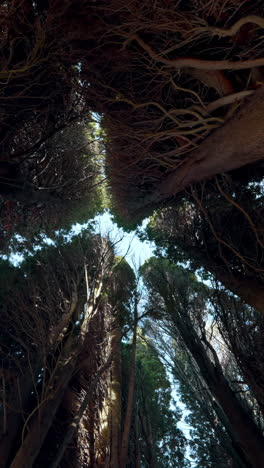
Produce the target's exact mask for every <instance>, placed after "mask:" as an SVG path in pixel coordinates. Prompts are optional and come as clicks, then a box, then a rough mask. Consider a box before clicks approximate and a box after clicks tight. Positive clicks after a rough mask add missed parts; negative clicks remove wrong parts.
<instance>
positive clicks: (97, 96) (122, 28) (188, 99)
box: [83, 0, 264, 215]
mask: <svg viewBox="0 0 264 468" xmlns="http://www.w3.org/2000/svg"><path fill="white" fill-rule="evenodd" d="M209 6H210V8H209V10H208V2H199V5H198V2H196V1H194V2H192V1H190V2H176V3H175V4H174V5H172V4H171V3H170V4H169V6H168V2H167V1H165V0H164V1H160V2H158V3H156V4H155V5H150V4H148V5H146V4H140V3H139V2H137V1H132V2H130V3H129V5H127V2H125V1H122V0H116V1H114V2H111V5H109V4H107V5H106V4H105V3H104V2H101V3H99V4H98V5H97V6H96V8H95V12H96V13H97V15H100V17H101V18H102V19H101V22H99V21H98V22H97V23H96V26H97V30H96V32H97V35H96V37H95V38H94V44H95V48H94V50H91V51H90V56H88V57H87V60H88V63H87V65H86V64H85V65H84V67H83V76H87V78H88V80H89V82H90V87H89V89H88V92H89V94H90V97H91V100H93V101H94V103H95V104H96V106H97V109H98V111H99V112H103V114H104V119H103V125H104V127H105V129H106V132H107V135H108V137H109V142H108V155H109V157H108V166H109V174H110V175H111V188H112V192H113V194H114V198H115V200H116V203H117V204H118V208H119V210H121V211H122V212H123V214H124V215H126V214H127V213H130V214H131V213H133V212H135V211H136V209H137V208H139V207H140V206H142V204H143V205H144V204H145V202H146V197H148V196H149V195H150V194H151V193H152V192H156V189H157V184H158V183H159V182H160V180H161V179H162V178H164V177H165V176H166V175H167V174H169V173H171V172H172V171H173V170H175V169H176V170H178V169H181V168H182V167H183V165H184V167H185V163H186V161H188V160H190V161H191V160H192V155H193V154H194V153H195V152H196V151H197V148H198V147H199V146H200V144H201V142H202V141H203V140H205V139H206V138H207V136H208V135H209V134H210V133H211V132H212V130H214V129H216V128H217V127H220V126H222V125H223V123H224V122H225V121H226V120H227V119H229V118H230V117H231V116H232V115H233V113H234V112H235V111H236V110H237V108H238V107H239V105H240V103H241V102H242V100H243V99H244V98H245V97H247V96H250V94H252V93H254V90H255V89H256V87H258V86H260V85H261V84H260V83H259V82H260V81H261V78H260V77H259V78H256V76H255V74H254V72H253V71H252V70H253V69H254V70H255V69H256V67H257V70H259V68H258V67H259V66H262V65H263V63H264V62H263V60H264V59H263V58H262V55H263V39H262V28H263V18H262V17H261V14H262V13H263V11H262V8H263V7H262V6H261V5H260V3H258V2H254V3H253V2H247V4H243V5H240V3H239V4H238V2H235V1H233V0H230V1H228V2H225V4H224V6H222V7H221V8H220V5H219V4H218V3H217V6H215V5H213V2H209ZM218 7H219V10H218ZM257 15H260V16H257ZM210 24H213V26H210ZM216 24H217V25H218V26H217V27H216V26H215V25H216ZM88 66H89V69H88V70H87V68H88ZM259 71H260V70H259ZM187 170H188V165H187V166H186V171H187ZM150 198H151V197H150ZM154 201H155V200H154Z"/></svg>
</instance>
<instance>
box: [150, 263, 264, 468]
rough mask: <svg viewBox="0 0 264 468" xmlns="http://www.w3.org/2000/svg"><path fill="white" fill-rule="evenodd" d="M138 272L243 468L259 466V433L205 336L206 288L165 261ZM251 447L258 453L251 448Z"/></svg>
mask: <svg viewBox="0 0 264 468" xmlns="http://www.w3.org/2000/svg"><path fill="white" fill-rule="evenodd" d="M142 272H143V275H144V279H145V282H146V284H147V285H148V286H149V287H150V288H151V297H152V300H153V302H154V301H155V296H156V297H159V296H160V298H161V301H162V302H161V304H163V307H164V309H163V310H164V314H165V316H164V319H165V321H166V319H167V329H168V333H169V334H170V335H171V336H174V337H180V339H181V341H182V343H184V346H185V348H186V349H187V350H188V352H189V353H190V354H191V356H192V357H193V359H194V360H195V362H196V365H197V366H198V369H199V372H200V374H201V377H202V380H204V381H205V382H206V385H207V387H208V390H209V392H210V393H211V394H212V395H213V397H214V398H215V399H216V401H217V403H218V405H219V407H220V408H221V411H223V414H224V415H225V418H226V423H225V424H226V430H228V432H229V434H230V436H231V438H232V442H233V445H234V447H237V454H238V456H240V457H241V456H242V462H243V463H244V464H246V465H247V464H248V465H249V466H256V467H257V466H261V464H262V459H263V456H262V455H260V458H259V459H258V456H259V455H257V457H256V450H257V451H258V452H259V450H261V444H262V442H261V440H262V437H263V436H262V434H261V431H260V429H259V428H258V427H257V425H256V424H255V422H254V420H253V418H252V416H250V414H249V412H248V411H247V410H245V406H244V404H241V402H240V400H239V399H238V398H237V397H236V395H235V393H234V392H233V390H232V387H231V386H230V383H229V381H228V378H227V376H226V375H225V373H224V371H223V369H222V367H221V363H220V360H219V358H218V356H217V352H216V351H215V349H214V347H213V345H212V344H211V343H210V340H209V338H208V336H207V335H206V332H205V322H204V320H206V318H205V313H206V300H207V299H206V294H205V291H206V288H205V287H204V285H202V284H200V283H198V282H197V281H196V280H195V277H194V276H193V275H190V274H187V273H185V272H184V270H183V269H182V268H180V267H177V266H175V265H173V264H170V263H169V262H168V261H167V260H166V259H155V258H152V259H150V260H149V261H148V262H146V264H145V265H144V266H143V267H142ZM245 427H247V428H246V430H245V432H244V429H245ZM248 431H249V432H248ZM255 443H256V447H257V446H258V449H256V447H255V448H254V444H255ZM251 444H252V445H251Z"/></svg>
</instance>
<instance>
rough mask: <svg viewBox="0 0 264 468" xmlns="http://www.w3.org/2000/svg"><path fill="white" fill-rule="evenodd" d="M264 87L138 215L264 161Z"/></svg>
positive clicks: (162, 185) (154, 195) (172, 177)
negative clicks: (195, 186)
mask: <svg viewBox="0 0 264 468" xmlns="http://www.w3.org/2000/svg"><path fill="white" fill-rule="evenodd" d="M263 147H264V87H261V88H259V89H258V90H257V91H256V92H255V93H254V94H253V96H250V97H249V98H248V100H247V101H246V102H245V104H244V105H243V104H242V105H241V108H240V110H239V111H238V112H237V113H236V114H235V115H234V116H233V117H232V118H231V119H230V120H228V121H227V122H226V123H225V124H224V125H223V126H222V127H220V128H219V129H217V130H215V131H214V132H213V133H212V134H211V135H210V136H209V137H208V138H207V139H206V140H205V141H204V142H203V143H201V145H200V146H199V147H198V148H197V150H196V151H195V152H193V153H190V154H189V155H188V157H186V160H185V162H184V163H183V164H182V165H181V167H180V169H179V168H178V169H176V170H175V171H173V172H172V173H171V174H169V175H168V176H167V178H166V179H165V180H163V181H162V182H161V184H160V185H159V187H158V188H157V191H156V192H155V193H152V194H151V195H150V196H147V197H146V198H145V200H144V201H143V203H142V204H141V208H140V207H138V208H139V209H138V214H140V213H141V212H142V210H144V208H145V209H147V208H148V205H149V206H154V205H155V203H160V202H162V201H164V200H166V199H169V198H170V197H172V196H174V195H176V194H177V193H179V192H181V191H182V190H184V189H185V188H187V187H188V186H190V185H191V184H193V183H196V182H201V181H203V180H206V179H210V178H212V177H213V176H215V175H216V174H220V173H223V172H229V171H231V170H233V169H237V168H239V167H243V166H245V165H247V164H251V163H254V162H256V161H259V160H261V159H264V150H263Z"/></svg>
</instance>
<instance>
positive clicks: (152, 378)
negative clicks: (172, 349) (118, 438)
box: [122, 328, 188, 468]
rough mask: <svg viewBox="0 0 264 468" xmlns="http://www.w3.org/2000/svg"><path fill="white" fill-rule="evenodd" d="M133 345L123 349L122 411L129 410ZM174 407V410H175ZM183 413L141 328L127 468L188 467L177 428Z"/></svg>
mask: <svg viewBox="0 0 264 468" xmlns="http://www.w3.org/2000/svg"><path fill="white" fill-rule="evenodd" d="M131 348H132V343H130V344H124V345H123V351H122V352H123V362H122V373H123V374H122V375H123V385H122V389H123V398H124V401H123V408H124V411H125V409H126V404H127V398H128V384H129V378H128V374H129V371H130V369H129V367H128V363H129V360H130V354H131ZM172 404H173V408H172ZM180 416H181V413H180V410H179V409H178V407H177V405H176V402H175V401H173V400H172V398H171V387H170V382H169V380H168V377H167V374H166V371H165V367H164V365H163V364H162V362H161V360H160V359H159V356H158V354H157V352H156V351H155V349H154V347H153V344H152V342H151V340H150V339H149V338H147V337H146V336H144V334H143V332H142V330H141V329H140V328H138V339H137V351H136V369H135V390H134V411H133V416H132V424H131V436H130V439H129V447H128V459H127V465H126V466H128V467H130V466H131V467H132V466H137V467H138V466H140V465H141V464H142V465H143V466H149V467H158V466H160V467H169V466H175V463H177V466H179V467H182V468H185V467H187V466H188V462H187V460H186V459H185V458H184V456H185V448H186V440H185V438H184V436H183V434H182V432H181V431H180V430H179V429H178V428H177V423H178V421H179V419H180Z"/></svg>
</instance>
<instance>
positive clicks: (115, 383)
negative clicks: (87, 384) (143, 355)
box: [110, 320, 121, 468]
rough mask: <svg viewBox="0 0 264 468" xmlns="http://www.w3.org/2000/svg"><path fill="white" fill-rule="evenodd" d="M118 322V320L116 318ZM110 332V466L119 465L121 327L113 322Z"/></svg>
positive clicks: (114, 467) (116, 467) (115, 466)
mask: <svg viewBox="0 0 264 468" xmlns="http://www.w3.org/2000/svg"><path fill="white" fill-rule="evenodd" d="M118 322H119V320H118ZM115 325H116V326H115V328H114V330H113V332H112V350H113V363H112V373H111V460H110V466H111V467H112V468H118V467H119V450H120V430H121V329H120V326H119V323H116V324H115Z"/></svg>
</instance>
